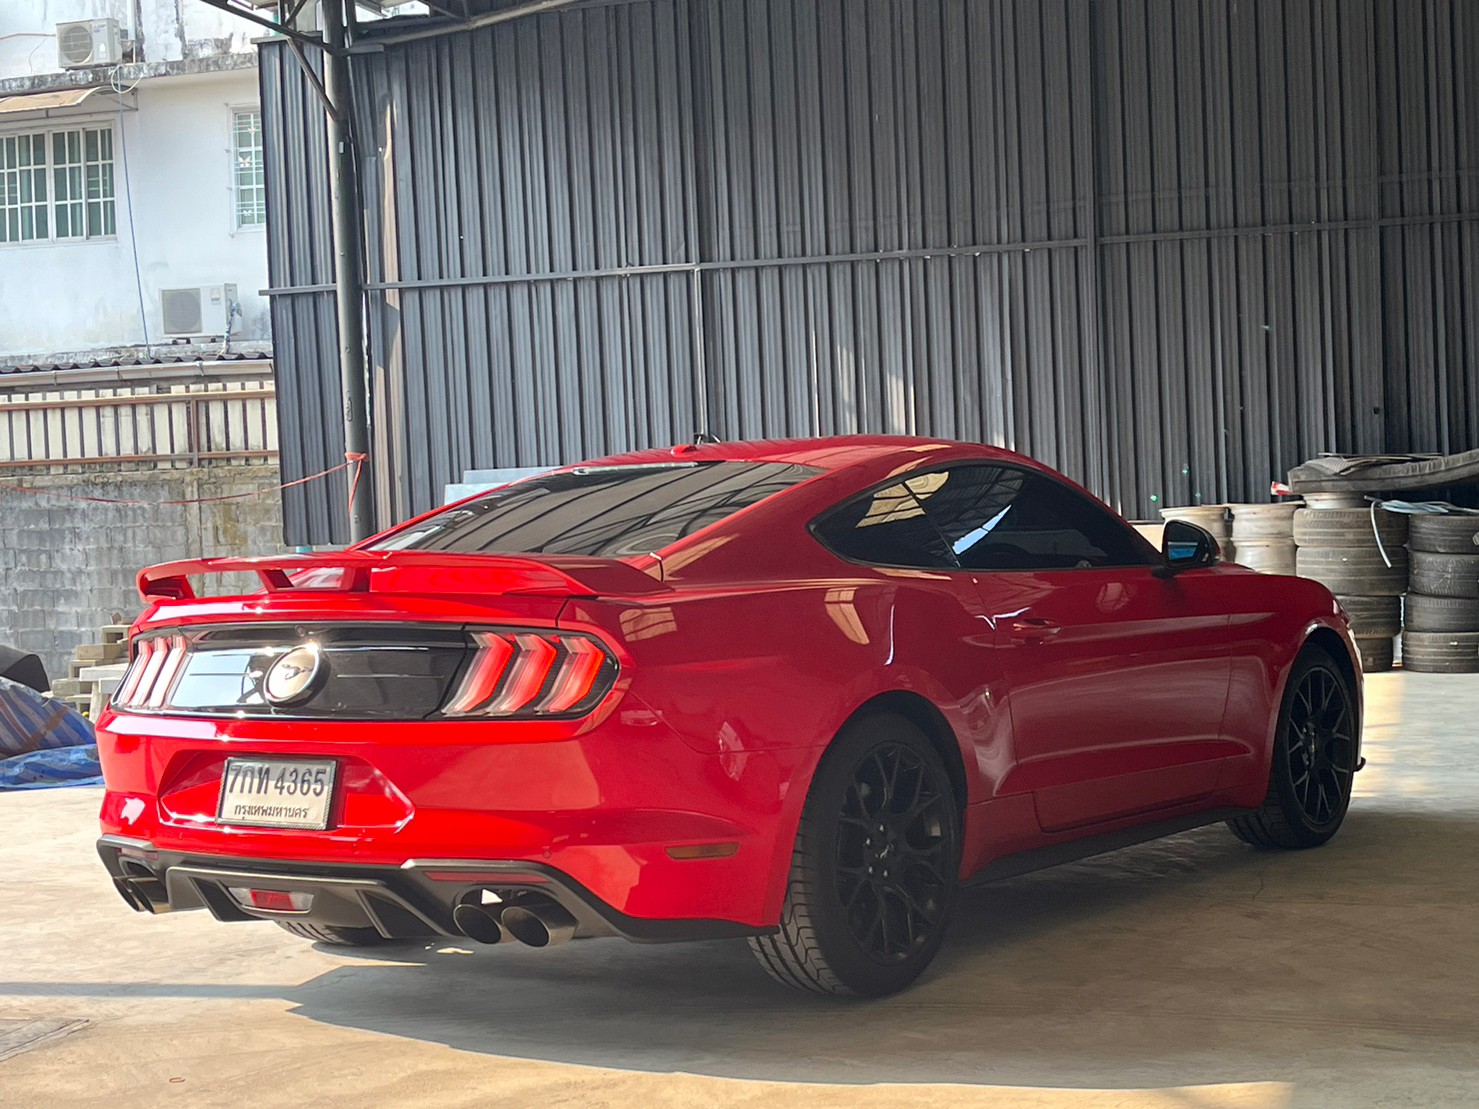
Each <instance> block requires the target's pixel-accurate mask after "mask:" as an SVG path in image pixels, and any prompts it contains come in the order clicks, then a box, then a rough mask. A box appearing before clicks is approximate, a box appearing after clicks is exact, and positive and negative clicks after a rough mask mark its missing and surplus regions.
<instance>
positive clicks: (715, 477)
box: [366, 462, 821, 558]
mask: <svg viewBox="0 0 1479 1109" xmlns="http://www.w3.org/2000/svg"><path fill="white" fill-rule="evenodd" d="M820 472H821V471H820V470H816V469H813V468H812V467H810V466H795V465H785V464H782V463H778V462H700V463H695V462H687V463H671V464H670V463H660V464H657V465H651V466H591V467H585V468H581V469H576V470H568V471H565V472H564V473H558V474H548V475H546V476H544V477H536V478H529V479H528V480H526V481H520V482H517V483H516V484H513V485H507V486H504V487H503V488H502V489H495V490H493V491H492V492H490V493H487V494H485V495H483V496H481V497H478V498H477V499H476V500H472V501H467V502H466V503H464V504H460V505H458V506H456V507H455V508H449V509H446V510H445V511H442V512H439V513H437V514H436V515H435V516H429V517H427V518H426V519H425V520H422V521H421V522H420V523H418V524H416V525H414V526H413V527H408V528H403V529H401V530H400V531H397V532H393V533H391V534H390V535H387V536H385V537H384V538H383V539H378V540H375V541H374V542H372V543H369V544H367V546H366V549H367V550H372V551H454V552H457V553H459V554H492V553H504V554H563V555H591V556H596V557H601V558H623V557H627V556H631V555H644V554H650V553H651V552H653V551H658V550H661V549H662V548H664V547H666V546H669V545H670V544H672V543H674V542H676V541H677V540H679V539H682V538H683V537H684V536H685V535H692V534H693V533H694V532H696V531H698V530H699V529H700V528H704V527H707V526H708V525H710V524H713V523H716V522H718V521H719V520H722V519H724V518H725V517H726V516H731V515H733V514H734V513H736V512H738V511H739V510H740V509H742V508H748V507H749V506H750V505H752V504H756V503H758V502H759V501H762V500H764V499H765V498H766V497H769V496H771V495H773V494H775V493H779V492H781V491H782V490H783V489H789V488H790V487H791V486H793V485H795V484H797V483H798V482H802V481H805V480H806V479H807V478H809V477H812V476H814V475H816V474H818V473H820Z"/></svg>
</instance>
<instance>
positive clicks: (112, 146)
mask: <svg viewBox="0 0 1479 1109" xmlns="http://www.w3.org/2000/svg"><path fill="white" fill-rule="evenodd" d="M41 124H42V121H40V120H35V121H32V122H31V124H30V125H26V124H19V125H16V126H14V127H7V128H5V129H3V130H0V140H4V139H10V138H15V139H19V138H23V137H26V138H32V137H37V136H39V137H40V138H41V140H42V145H43V147H44V148H45V151H46V164H45V168H44V173H45V180H46V201H45V204H46V224H47V226H46V230H47V235H46V237H45V238H34V239H16V240H14V241H10V242H4V241H0V250H10V249H15V248H18V249H35V248H38V247H39V248H48V247H58V246H70V245H74V244H78V243H110V242H117V241H118V219H119V208H120V197H119V190H118V178H119V172H120V170H119V159H118V149H119V139H118V124H117V121H116V120H114V119H112V118H108V117H103V118H99V117H96V116H94V117H90V118H77V119H65V120H54V121H51V122H49V123H47V124H46V125H45V126H42V125H41ZM89 131H97V132H103V133H106V134H107V135H108V144H109V157H108V158H107V160H106V161H104V160H103V159H101V158H99V159H97V160H95V161H91V162H90V161H89V160H88V158H87V132H89ZM69 132H76V133H78V134H79V135H80V136H81V138H80V139H79V151H80V153H81V156H82V160H81V161H80V162H77V163H71V162H69V163H66V167H62V168H76V169H77V170H79V172H80V175H81V177H80V179H81V189H82V193H81V195H80V196H79V197H76V198H69V199H67V200H64V201H60V202H59V201H58V199H57V191H56V177H55V173H56V170H57V169H58V168H59V167H58V166H57V164H56V162H55V141H56V136H57V135H64V134H67V133H69ZM93 165H95V166H99V167H101V166H103V165H107V166H108V167H109V168H110V169H111V171H112V173H111V184H112V192H111V195H109V196H107V197H99V198H97V199H96V200H94V199H92V198H90V197H88V195H87V191H88V186H87V177H88V168H89V166H93ZM99 203H111V204H112V206H113V230H112V231H108V232H103V233H101V234H97V235H89V234H87V233H86V231H85V230H84V232H83V233H82V234H81V235H58V234H57V211H58V210H59V209H61V208H71V207H75V206H77V205H79V204H80V205H81V210H82V226H83V228H84V229H85V228H86V227H87V224H88V206H89V205H90V204H99Z"/></svg>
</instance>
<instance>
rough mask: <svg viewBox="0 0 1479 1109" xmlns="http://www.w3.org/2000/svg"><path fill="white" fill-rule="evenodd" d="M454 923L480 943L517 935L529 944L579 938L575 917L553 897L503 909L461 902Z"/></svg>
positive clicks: (502, 939) (454, 914) (515, 938)
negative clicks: (462, 903)
mask: <svg viewBox="0 0 1479 1109" xmlns="http://www.w3.org/2000/svg"><path fill="white" fill-rule="evenodd" d="M452 923H453V924H454V925H456V927H457V930H458V931H459V932H461V933H462V934H463V935H464V936H466V937H467V938H468V939H473V940H477V941H478V942H479V943H502V942H503V941H504V940H506V939H514V940H518V942H519V943H522V944H525V945H527V946H529V947H554V946H555V945H556V944H559V943H565V942H566V941H567V940H572V939H574V938H575V918H574V917H573V916H571V915H570V914H569V913H567V912H566V911H565V910H564V909H562V908H560V906H558V905H556V904H555V903H554V902H553V901H541V902H535V903H533V904H528V905H510V906H508V907H507V908H505V909H502V910H501V911H499V910H498V908H497V907H496V906H495V907H494V908H493V909H491V910H490V909H489V908H488V907H487V906H483V905H465V904H464V905H458V906H457V908H455V909H453V910H452Z"/></svg>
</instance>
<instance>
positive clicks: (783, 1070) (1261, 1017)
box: [0, 674, 1479, 1109]
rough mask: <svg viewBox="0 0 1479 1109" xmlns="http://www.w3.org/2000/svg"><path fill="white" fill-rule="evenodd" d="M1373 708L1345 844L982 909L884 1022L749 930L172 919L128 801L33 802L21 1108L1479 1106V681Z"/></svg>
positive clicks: (1436, 685) (4, 801)
mask: <svg viewBox="0 0 1479 1109" xmlns="http://www.w3.org/2000/svg"><path fill="white" fill-rule="evenodd" d="M1368 703H1369V720H1368V727H1367V732H1366V755H1367V757H1368V759H1369V765H1368V767H1367V768H1366V770H1365V771H1364V772H1363V773H1362V774H1361V775H1360V776H1359V777H1358V779H1357V801H1356V803H1355V804H1354V805H1353V807H1352V811H1351V815H1350V817H1349V819H1348V821H1347V824H1346V827H1345V829H1344V830H1343V831H1342V832H1341V834H1340V836H1339V837H1338V838H1337V839H1336V840H1335V841H1334V842H1333V843H1331V844H1330V845H1329V846H1327V847H1325V848H1323V849H1320V850H1318V851H1312V852H1306V853H1299V854H1264V853H1260V852H1257V851H1253V850H1251V849H1249V848H1246V847H1244V846H1243V845H1241V844H1239V843H1237V842H1236V841H1235V840H1234V839H1233V838H1232V837H1231V835H1229V834H1228V833H1226V832H1225V831H1224V830H1223V829H1221V828H1220V827H1215V828H1206V829H1202V830H1199V831H1196V832H1190V833H1187V834H1184V835H1181V836H1177V837H1174V838H1172V839H1168V840H1163V841H1161V842H1159V843H1156V844H1149V845H1145V846H1142V847H1137V848H1131V849H1128V850H1125V851H1121V852H1119V853H1117V854H1114V855H1109V856H1104V857H1101V858H1099V859H1095V860H1090V861H1087V862H1083V863H1078V864H1074V865H1072V866H1068V867H1062V868H1059V869H1057V870H1052V871H1045V872H1042V873H1039V874H1035V875H1030V876H1028V877H1025V878H1020V879H1015V880H1013V881H1010V882H1005V883H1001V884H999V885H996V886H994V887H990V888H987V889H984V890H980V891H977V892H975V893H973V894H972V895H971V896H970V897H969V898H968V899H967V903H966V905H965V906H964V911H963V912H962V914H961V917H960V920H959V924H958V926H957V927H956V928H955V930H954V931H953V933H952V936H951V938H950V940H949V942H948V943H947V945H946V948H945V951H944V952H943V954H942V956H941V958H940V959H939V961H938V962H937V963H936V965H935V967H934V968H932V970H931V971H930V973H929V974H928V975H927V976H926V977H925V979H924V980H923V981H922V982H921V983H920V984H919V985H918V986H917V987H916V988H915V989H913V990H911V991H909V992H908V993H906V994H905V995H903V996H901V997H897V998H893V999H890V1000H886V1001H882V1002H875V1003H871V1004H851V1005H849V1004H842V1005H839V1004H835V1003H830V1002H825V1001H821V1000H814V999H810V998H807V997H803V996H800V995H795V994H792V993H790V992H788V991H784V990H782V989H781V988H780V987H777V986H774V985H772V983H771V982H770V981H769V979H767V978H766V977H764V975H763V974H762V973H761V972H760V970H759V968H758V967H757V966H755V965H754V964H753V963H752V960H751V958H750V955H749V952H748V950H747V949H746V948H745V946H744V945H743V944H742V943H741V944H733V943H709V944H699V945H690V946H674V947H633V946H629V945H626V944H622V943H620V942H617V941H600V942H592V943H582V944H572V945H570V946H569V947H565V948H560V949H557V950H555V951H548V952H535V951H530V950H527V949H505V948H502V947H500V948H497V949H481V950H477V951H469V950H465V949H463V948H461V947H459V946H454V945H450V944H446V945H432V946H424V945H412V946H399V947H396V948H393V949H386V950H381V951H377V952H376V955H375V957H374V958H356V957H352V956H351V957H346V956H345V955H343V954H340V953H338V952H336V951H334V950H331V949H327V948H325V949H316V948H314V947H312V946H310V945H308V944H305V943H302V942H301V941H298V940H296V939H294V938H293V937H291V936H288V935H287V934H286V933H283V932H281V931H280V930H279V929H277V928H274V927H272V926H270V925H265V924H264V925H257V924H241V925H224V924H218V923H216V922H215V921H214V920H212V919H210V918H209V917H207V916H205V915H203V914H198V913H191V914H182V915H179V916H174V917H161V918H149V917H145V916H140V915H136V914H134V913H133V912H131V911H130V910H129V909H128V908H127V907H126V906H125V905H124V904H123V902H122V901H120V900H119V899H118V898H117V896H116V895H115V894H114V893H113V891H112V889H111V887H110V886H109V884H108V882H107V880H106V877H105V875H104V873H103V870H102V868H101V866H100V865H99V864H98V862H97V859H96V856H95V855H94V854H93V848H92V843H93V839H94V837H95V834H96V826H95V823H94V821H93V813H94V811H95V809H96V806H97V801H98V792H97V791H96V790H77V789H73V790H58V791H50V792H43V793H30V794H8V795H3V796H0V844H4V848H3V851H4V866H3V868H0V958H3V969H0V977H3V979H4V981H0V1060H3V1061H0V1105H5V1106H43V1105H44V1106H53V1105H74V1104H77V1105H82V1104H96V1105H99V1106H102V1105H107V1106H109V1107H117V1106H134V1105H140V1106H143V1105H148V1106H152V1105H157V1104H178V1105H190V1106H202V1105H217V1104H219V1105H249V1106H276V1105H283V1106H304V1105H313V1106H321V1105H323V1106H330V1105H341V1104H342V1105H345V1106H362V1105H380V1104H390V1103H401V1104H427V1105H435V1106H437V1107H438V1109H445V1107H451V1106H461V1105H479V1106H489V1105H509V1106H514V1105H517V1106H529V1105H538V1106H540V1107H541V1109H547V1107H558V1106H587V1105H626V1104H633V1103H637V1102H641V1103H642V1104H643V1105H644V1107H647V1109H657V1107H662V1106H679V1105H683V1106H688V1105H696V1104H720V1105H733V1106H752V1105H753V1106H762V1105H763V1106H767V1107H770V1106H774V1105H776V1104H782V1105H786V1106H790V1105H807V1106H812V1105H816V1106H842V1105H847V1106H884V1105H899V1104H906V1103H907V1104H913V1103H918V1104H921V1105H924V1104H939V1103H941V1102H942V1101H943V1102H948V1103H949V1104H951V1105H962V1106H1014V1107H1015V1106H1023V1107H1034V1106H1042V1107H1054V1109H1057V1107H1075V1109H1077V1107H1093V1109H1103V1107H1106V1106H1167V1107H1170V1106H1178V1107H1182V1109H1186V1107H1206V1109H1210V1107H1221V1106H1239V1107H1248V1109H1254V1107H1257V1109H1263V1107H1267V1106H1279V1105H1289V1104H1292V1105H1296V1106H1332V1107H1336V1106H1338V1107H1342V1109H1345V1107H1349V1106H1378V1105H1380V1106H1388V1105H1389V1106H1424V1107H1426V1106H1449V1105H1452V1106H1461V1105H1469V1106H1474V1105H1479V919H1476V917H1479V913H1476V902H1475V889H1476V886H1479V770H1476V767H1479V734H1476V728H1475V721H1476V720H1479V680H1476V679H1473V678H1464V677H1442V676H1433V675H1415V674H1407V675H1403V674H1386V675H1376V676H1373V677H1372V678H1371V679H1370V680H1369V682H1368ZM79 1020H80V1021H83V1022H85V1023H82V1024H79V1025H75V1026H69V1024H68V1022H71V1021H79ZM27 1021H31V1022H39V1023H33V1024H23V1023H22V1022H27ZM46 1022H50V1023H46ZM47 1029H51V1030H52V1038H51V1039H49V1040H47V1041H45V1042H43V1043H41V1044H40V1045H38V1046H36V1047H34V1048H33V1049H31V1050H28V1051H24V1052H22V1053H19V1054H14V1055H12V1056H11V1057H10V1058H6V1057H5V1056H6V1042H7V1041H6V1035H7V1034H8V1035H9V1036H10V1039H11V1040H12V1041H14V1042H19V1041H21V1040H24V1039H25V1038H26V1037H27V1036H28V1035H33V1034H35V1033H36V1032H38V1031H45V1030H47ZM778 1084H784V1085H778ZM948 1084H958V1085H949V1086H948V1088H945V1087H946V1086H947V1085H948Z"/></svg>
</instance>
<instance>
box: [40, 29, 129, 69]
mask: <svg viewBox="0 0 1479 1109" xmlns="http://www.w3.org/2000/svg"><path fill="white" fill-rule="evenodd" d="M56 56H57V64H58V65H60V66H61V67H62V68H63V69H87V68H89V67H91V66H97V65H118V64H119V63H120V62H121V61H123V36H122V35H121V34H120V33H119V31H118V20H116V19H80V20H76V21H74V22H71V23H58V24H57V25H56Z"/></svg>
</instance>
